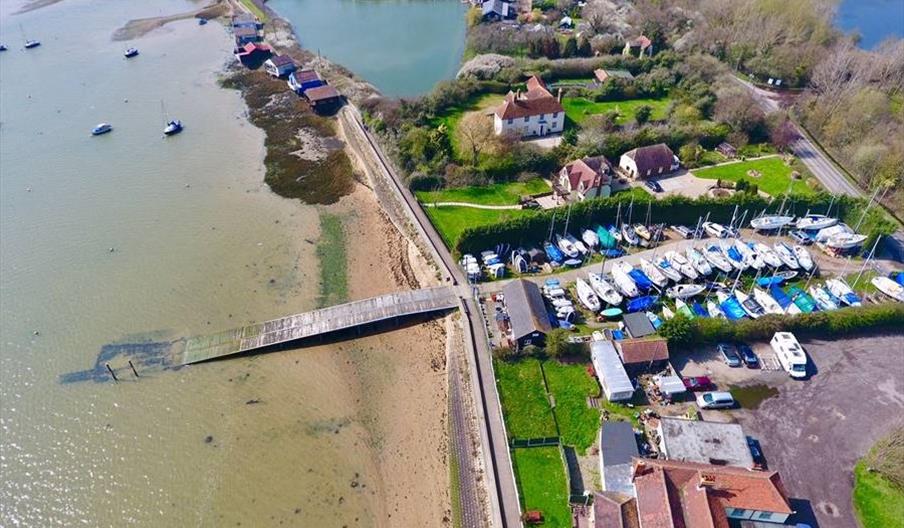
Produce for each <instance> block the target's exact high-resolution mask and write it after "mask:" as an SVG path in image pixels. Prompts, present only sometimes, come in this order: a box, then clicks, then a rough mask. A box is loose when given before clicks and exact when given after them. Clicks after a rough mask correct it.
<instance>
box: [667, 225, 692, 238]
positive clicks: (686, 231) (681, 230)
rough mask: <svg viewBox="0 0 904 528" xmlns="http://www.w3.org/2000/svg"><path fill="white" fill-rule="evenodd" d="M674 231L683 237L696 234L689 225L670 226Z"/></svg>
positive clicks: (690, 236)
mask: <svg viewBox="0 0 904 528" xmlns="http://www.w3.org/2000/svg"><path fill="white" fill-rule="evenodd" d="M670 227H671V229H672V231H674V232H675V233H677V234H678V236H680V237H681V238H692V237H693V236H694V230H693V229H690V228H689V227H687V226H683V225H673V226H670Z"/></svg>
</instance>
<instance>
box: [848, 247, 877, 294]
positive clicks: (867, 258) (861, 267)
mask: <svg viewBox="0 0 904 528" xmlns="http://www.w3.org/2000/svg"><path fill="white" fill-rule="evenodd" d="M881 238H882V235H879V236H877V237H876V242H875V243H874V244H873V249H871V250H870V251H869V255H868V256H867V257H866V261H865V262H864V263H863V266H860V272H859V273H857V278H856V279H854V284H852V285H851V288H852V289H853V288H855V287H856V286H857V283H858V282H860V277H862V276H863V272H864V271H866V267H867V266H868V265H869V263H870V261H871V260H873V256H874V255H875V254H876V247H878V246H879V240H880V239H881Z"/></svg>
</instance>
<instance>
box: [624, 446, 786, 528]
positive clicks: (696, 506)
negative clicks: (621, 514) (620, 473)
mask: <svg viewBox="0 0 904 528" xmlns="http://www.w3.org/2000/svg"><path fill="white" fill-rule="evenodd" d="M633 474H634V489H635V491H636V493H637V511H638V515H639V517H640V522H641V524H642V526H643V527H644V528H675V527H677V526H693V527H694V528H727V527H728V526H729V525H728V518H727V515H726V511H725V510H726V508H738V509H743V510H754V511H765V512H772V513H779V514H791V513H793V512H792V510H791V506H790V504H789V503H788V495H787V493H786V491H785V488H784V485H783V484H782V481H781V477H780V476H779V474H778V473H777V472H775V471H752V470H749V469H743V468H736V467H729V466H714V465H711V464H698V463H694V462H679V461H675V460H657V459H635V460H634V468H633Z"/></svg>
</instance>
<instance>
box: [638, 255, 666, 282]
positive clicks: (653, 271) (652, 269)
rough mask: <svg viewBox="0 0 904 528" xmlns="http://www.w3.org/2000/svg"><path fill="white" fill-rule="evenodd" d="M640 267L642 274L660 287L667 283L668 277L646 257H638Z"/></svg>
mask: <svg viewBox="0 0 904 528" xmlns="http://www.w3.org/2000/svg"><path fill="white" fill-rule="evenodd" d="M640 269H641V271H643V272H644V275H646V276H647V277H649V278H650V280H651V281H653V283H654V284H655V285H656V286H659V287H660V288H663V287H665V286H666V285H667V284H668V283H669V278H668V277H666V276H665V273H663V272H662V270H660V269H659V267H658V266H654V265H653V263H652V262H650V261H649V260H647V259H644V258H642V259H640Z"/></svg>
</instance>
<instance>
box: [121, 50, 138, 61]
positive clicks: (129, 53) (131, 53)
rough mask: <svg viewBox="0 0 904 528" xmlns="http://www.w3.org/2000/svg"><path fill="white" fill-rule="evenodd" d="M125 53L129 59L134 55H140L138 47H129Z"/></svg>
mask: <svg viewBox="0 0 904 528" xmlns="http://www.w3.org/2000/svg"><path fill="white" fill-rule="evenodd" d="M123 55H125V57H126V58H127V59H131V58H132V57H135V56H136V55H138V48H129V49H127V50H126V51H125V53H123Z"/></svg>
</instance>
